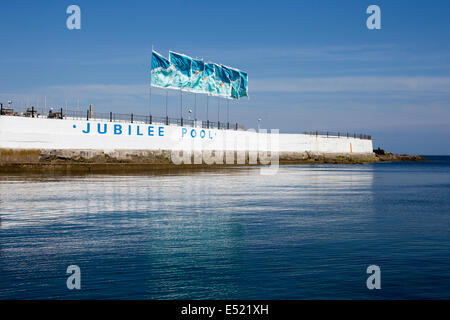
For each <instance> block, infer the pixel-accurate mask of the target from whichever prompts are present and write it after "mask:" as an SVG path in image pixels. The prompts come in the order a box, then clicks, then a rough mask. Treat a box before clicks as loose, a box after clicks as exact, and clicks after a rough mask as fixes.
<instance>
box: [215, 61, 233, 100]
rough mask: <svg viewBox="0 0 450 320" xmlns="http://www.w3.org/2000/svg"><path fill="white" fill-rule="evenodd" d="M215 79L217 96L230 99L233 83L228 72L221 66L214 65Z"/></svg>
mask: <svg viewBox="0 0 450 320" xmlns="http://www.w3.org/2000/svg"><path fill="white" fill-rule="evenodd" d="M214 73H215V75H214V77H215V80H216V94H215V95H218V96H220V97H225V98H228V97H230V96H231V81H230V78H229V77H228V72H226V71H225V69H224V68H222V67H221V66H219V65H217V64H214Z"/></svg>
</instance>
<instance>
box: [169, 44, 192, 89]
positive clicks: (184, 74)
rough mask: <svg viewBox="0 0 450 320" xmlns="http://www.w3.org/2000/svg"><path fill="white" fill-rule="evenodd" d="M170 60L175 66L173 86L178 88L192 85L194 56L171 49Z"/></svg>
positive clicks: (187, 87)
mask: <svg viewBox="0 0 450 320" xmlns="http://www.w3.org/2000/svg"><path fill="white" fill-rule="evenodd" d="M169 61H170V63H171V64H172V65H173V66H174V68H175V74H174V77H173V86H174V87H177V88H181V89H183V88H186V89H189V88H190V87H191V66H192V58H191V57H188V56H186V55H184V54H180V53H176V52H173V51H169Z"/></svg>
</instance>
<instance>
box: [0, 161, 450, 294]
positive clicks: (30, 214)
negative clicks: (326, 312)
mask: <svg viewBox="0 0 450 320" xmlns="http://www.w3.org/2000/svg"><path fill="white" fill-rule="evenodd" d="M399 168H400V171H399V169H398V168H396V167H392V166H391V167H390V166H377V165H364V166H333V165H323V166H315V167H314V166H286V167H281V168H280V170H279V173H278V174H277V175H275V176H262V175H260V174H259V170H258V169H256V168H246V169H239V170H237V169H232V170H219V171H209V172H199V173H194V174H193V173H189V174H181V173H177V174H163V175H151V176H149V175H124V176H107V175H105V176H100V175H92V176H81V177H71V176H44V177H42V176H34V177H23V176H13V175H8V176H3V177H0V194H1V198H0V199H1V202H0V208H1V211H0V217H1V226H0V237H1V238H0V277H1V278H0V298H155V299H188V298H193V299H203V298H216V299H219V298H236V299H238V298H250V299H263V298H264V299H271V298H272V299H302V298H368V297H387V298H389V297H396V295H401V297H417V296H419V297H420V292H422V291H421V290H422V289H423V287H421V288H420V289H421V290H409V291H406V289H405V290H403V288H402V286H403V285H404V280H405V279H401V278H402V277H405V276H402V275H401V274H402V269H401V267H403V266H404V265H407V263H408V261H407V260H408V259H410V258H411V257H410V256H408V254H407V253H408V252H409V251H408V247H403V248H400V247H398V245H397V244H398V243H402V244H403V245H404V246H408V243H409V242H408V241H409V239H408V237H409V236H410V235H411V232H412V234H414V232H415V230H416V229H415V228H422V230H423V229H424V227H423V226H420V224H419V225H417V224H415V223H419V222H420V221H414V222H415V223H411V220H409V222H406V223H405V224H404V225H406V229H405V230H403V229H402V228H403V227H404V225H402V222H405V221H402V219H406V220H407V219H408V218H410V217H408V213H406V214H405V213H404V212H403V211H402V209H401V208H403V207H408V208H409V207H412V208H413V209H414V210H415V209H416V207H418V206H421V205H422V206H423V205H429V204H430V203H427V202H426V203H425V204H423V203H422V204H421V203H420V202H419V203H412V202H410V201H406V202H405V203H404V204H403V206H400V207H399V208H398V210H400V213H401V214H402V215H403V216H402V217H400V218H397V219H396V218H394V217H393V216H395V215H396V214H398V213H396V212H392V211H390V209H389V206H391V205H393V206H395V203H396V201H404V200H405V199H402V198H395V193H396V191H395V188H398V187H399V182H398V181H400V182H401V181H403V182H404V181H405V180H404V179H409V178H410V176H411V175H409V174H404V176H405V177H408V178H404V177H403V178H404V179H402V178H401V177H402V175H401V170H402V168H403V167H399ZM389 170H392V171H393V173H389ZM404 170H409V169H404ZM419 171H420V170H419ZM398 172H400V174H398ZM396 174H398V176H397V178H399V177H400V180H396V181H394V182H392V181H391V179H390V176H392V175H394V176H395V175H396ZM431 174H434V173H431ZM440 176H441V179H443V178H442V177H445V175H444V176H442V173H441V175H440ZM447 178H448V175H447ZM420 181H423V180H420ZM403 182H402V183H403ZM389 183H392V185H389ZM405 183H406V185H407V186H413V187H414V183H416V182H411V181H410V182H408V181H406V182H405ZM447 183H448V180H447ZM416 187H417V186H416ZM389 188H393V189H392V190H391V191H390V193H386V192H385V189H389ZM403 188H406V187H403ZM389 190H390V189H389ZM397 190H398V189H397ZM411 191H412V192H414V188H412V189H411ZM446 191H448V187H447V189H446ZM390 197H392V199H390ZM439 199H441V198H439ZM415 200H416V201H419V200H420V199H415ZM443 205H444V206H445V205H446V206H448V202H446V203H445V204H439V202H437V204H436V206H437V207H436V209H437V210H441V216H440V217H437V216H435V217H434V219H433V221H432V222H429V223H432V224H433V225H435V226H436V229H437V230H434V231H433V232H430V233H429V234H428V232H429V231H431V229H429V228H425V229H426V232H427V235H428V236H431V237H432V239H431V238H430V239H429V240H430V241H433V240H434V241H436V239H435V238H436V237H435V235H436V234H438V235H440V237H446V239H445V240H444V242H443V243H444V245H443V246H442V247H439V246H437V247H436V246H435V247H436V248H437V249H439V250H441V251H439V250H438V251H434V253H433V255H432V256H431V257H430V254H428V257H427V256H421V252H420V245H418V246H415V249H417V248H419V254H417V253H416V255H415V256H414V257H413V258H414V259H419V260H420V259H430V258H431V259H433V258H435V259H438V258H442V259H441V264H442V265H441V267H442V268H443V267H447V269H448V266H449V264H448V258H447V257H445V258H443V257H444V256H443V254H444V253H445V254H447V253H448V252H446V251H445V250H447V249H448V248H449V238H448V231H446V230H443V227H442V223H443V222H444V221H445V222H448V217H447V215H446V214H444V213H442V206H443ZM388 214H389V215H388ZM405 215H406V216H405ZM416 218H417V217H416ZM419 220H420V219H419ZM447 226H448V225H447ZM436 232H437V233H436ZM439 240H442V239H441V238H439ZM402 254H403V255H404V257H401V256H402ZM390 259H392V261H394V262H395V264H391V263H390V261H391V260H390ZM414 259H413V261H415V260H414ZM446 259H447V260H446ZM420 261H421V260H420ZM71 264H76V265H78V266H79V267H80V268H81V273H82V289H81V290H79V291H75V290H73V291H69V290H68V289H67V288H66V284H65V281H66V277H67V275H66V274H65V271H66V268H67V266H69V265H71ZM369 264H379V265H380V266H381V268H382V272H383V281H384V282H383V289H382V290H381V291H380V292H369V291H368V290H367V288H366V287H365V280H366V277H367V275H366V274H365V268H366V267H367V266H368V265H369ZM396 264H397V265H396ZM395 267H397V269H395ZM389 268H392V272H391V273H392V274H393V275H394V276H390V275H389ZM430 268H438V269H439V265H437V266H436V265H434V266H432V267H430ZM384 270H386V271H384ZM411 270H413V269H411ZM385 273H387V274H386V275H385ZM422 273H423V272H419V273H418V274H417V275H418V276H423V274H422ZM399 274H400V275H399ZM417 275H416V276H417ZM448 276H449V274H448V271H447V273H444V274H442V275H441V277H440V279H441V283H440V284H435V286H436V285H437V287H435V288H433V290H434V291H433V292H435V295H437V297H441V296H446V297H448V292H449V291H448V290H447V292H440V290H442V289H443V288H445V287H447V288H448V286H449V281H448V280H449V279H448ZM396 277H397V278H396ZM399 277H400V278H399ZM445 277H447V278H445ZM412 279H415V280H412V281H413V282H414V281H416V282H417V280H420V279H421V278H419V279H417V277H416V278H412ZM442 279H444V280H445V279H446V280H447V281H444V282H442ZM396 280H402V281H403V282H402V283H399V282H396ZM419 283H420V281H419ZM389 286H392V288H393V289H392V290H391V291H389V290H388V289H386V288H389ZM429 292H430V290H428V293H429Z"/></svg>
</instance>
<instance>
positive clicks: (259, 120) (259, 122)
mask: <svg viewBox="0 0 450 320" xmlns="http://www.w3.org/2000/svg"><path fill="white" fill-rule="evenodd" d="M261 120H262V119H261V118H259V119H258V132H259V125H260V124H261Z"/></svg>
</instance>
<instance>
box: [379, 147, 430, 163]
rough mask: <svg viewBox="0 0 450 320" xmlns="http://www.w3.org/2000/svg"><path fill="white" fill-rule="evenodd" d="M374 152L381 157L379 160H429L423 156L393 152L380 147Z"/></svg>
mask: <svg viewBox="0 0 450 320" xmlns="http://www.w3.org/2000/svg"><path fill="white" fill-rule="evenodd" d="M373 152H374V154H375V156H376V157H377V158H378V159H379V161H427V159H425V158H423V157H421V156H417V155H409V154H393V153H390V152H387V151H384V150H383V149H380V148H378V149H375V150H373Z"/></svg>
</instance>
